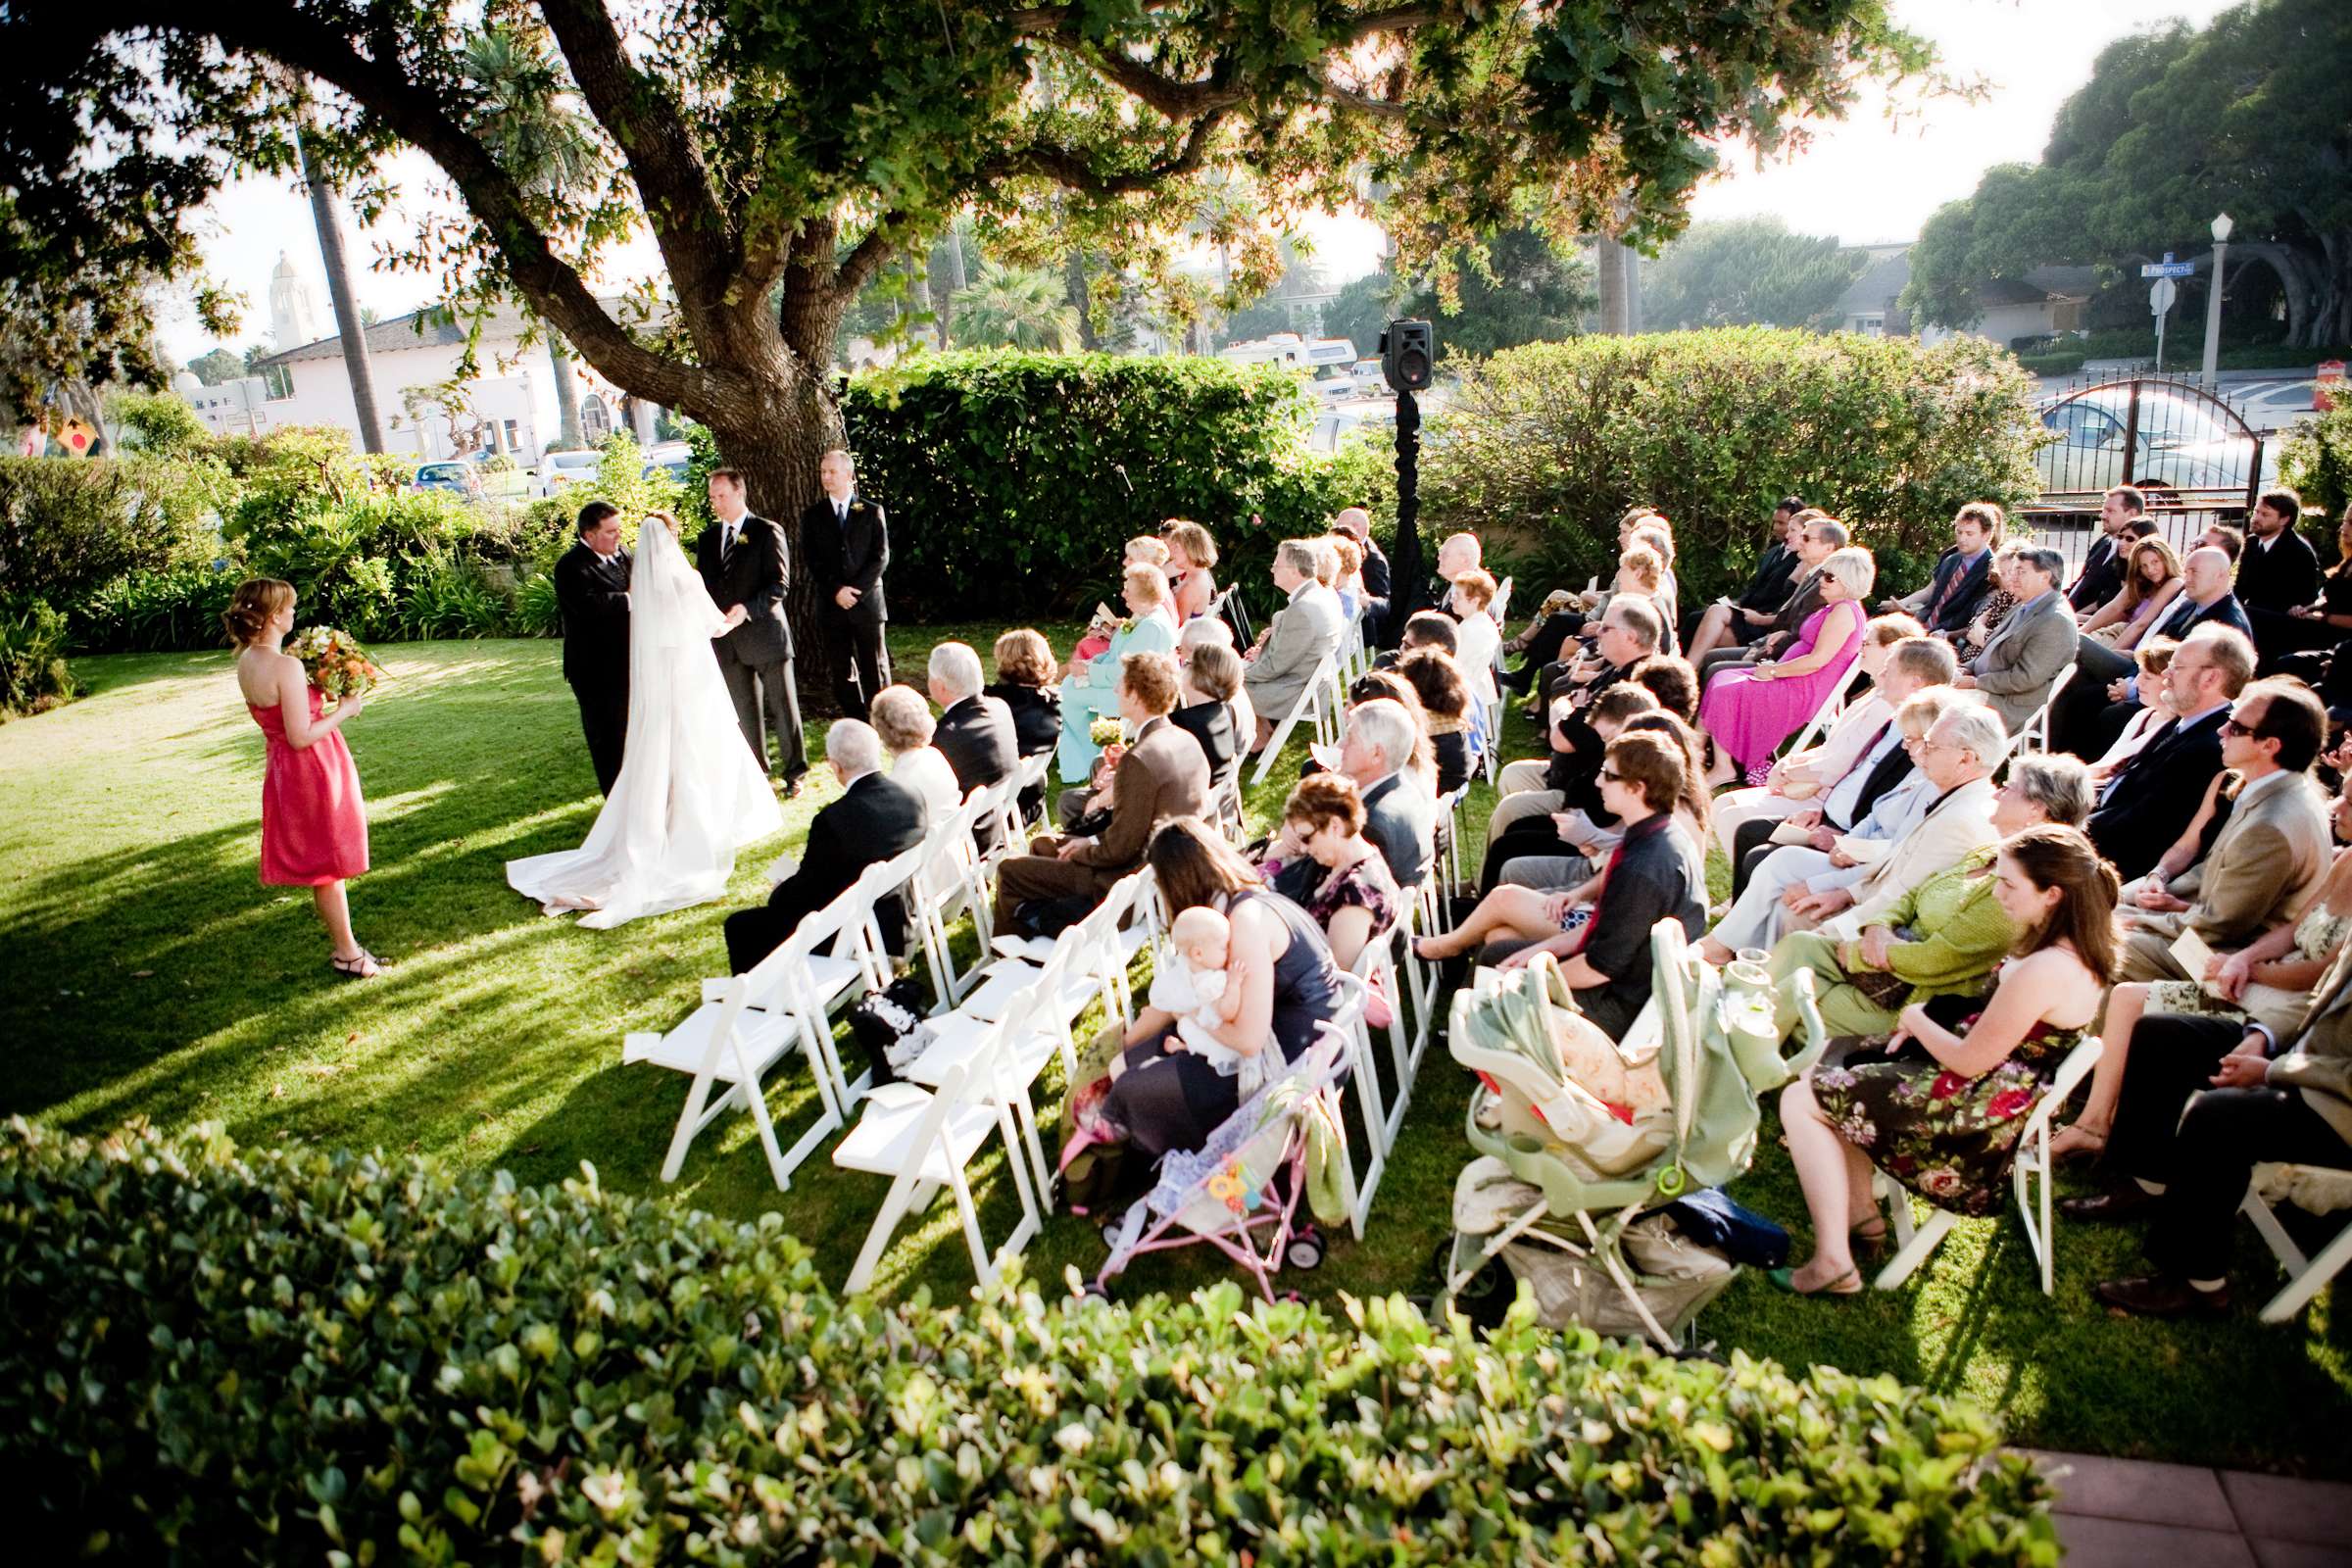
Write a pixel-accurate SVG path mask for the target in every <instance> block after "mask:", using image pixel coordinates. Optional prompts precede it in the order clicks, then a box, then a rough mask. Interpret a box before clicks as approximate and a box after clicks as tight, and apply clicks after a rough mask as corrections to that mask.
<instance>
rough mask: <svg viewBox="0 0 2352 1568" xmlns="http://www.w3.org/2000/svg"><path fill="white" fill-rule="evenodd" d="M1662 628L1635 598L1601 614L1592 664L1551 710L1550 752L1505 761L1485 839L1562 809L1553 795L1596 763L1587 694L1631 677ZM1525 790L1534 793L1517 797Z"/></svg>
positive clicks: (1597, 753)
mask: <svg viewBox="0 0 2352 1568" xmlns="http://www.w3.org/2000/svg"><path fill="white" fill-rule="evenodd" d="M1662 631H1663V628H1662V627H1661V626H1660V625H1659V624H1658V613H1657V612H1656V611H1655V610H1653V609H1651V608H1650V607H1649V605H1648V604H1647V603H1645V602H1644V601H1642V600H1640V599H1620V600H1618V601H1617V602H1616V603H1614V604H1612V605H1610V606H1609V608H1608V610H1607V612H1606V613H1603V614H1602V616H1601V621H1600V636H1599V638H1598V640H1597V641H1596V642H1595V643H1594V644H1593V652H1594V653H1595V654H1596V655H1597V656H1598V662H1597V666H1596V667H1595V668H1594V670H1593V673H1592V674H1591V675H1590V676H1589V678H1587V679H1586V680H1585V681H1584V682H1583V683H1582V684H1580V685H1576V686H1574V687H1573V688H1565V689H1564V694H1563V695H1562V696H1561V698H1560V700H1561V701H1563V702H1565V703H1566V704H1567V705H1568V711H1567V712H1566V713H1565V714H1564V715H1562V714H1555V715H1554V717H1553V722H1552V724H1551V726H1550V729H1549V731H1548V735H1549V739H1550V743H1551V755H1550V757H1549V758H1548V759H1545V760H1525V761H1516V762H1511V763H1508V764H1506V765H1505V766H1504V767H1503V769H1502V772H1501V776H1500V778H1499V780H1498V787H1499V788H1500V790H1501V791H1502V795H1503V799H1501V800H1500V801H1498V802H1496V804H1495V815H1494V817H1493V819H1492V820H1491V821H1490V823H1489V825H1488V828H1487V834H1488V837H1489V838H1490V839H1492V838H1493V837H1494V836H1495V835H1496V834H1498V833H1500V832H1501V831H1502V830H1503V829H1504V828H1506V827H1508V826H1509V825H1510V824H1511V823H1512V822H1514V821H1517V820H1518V819H1519V818H1520V817H1522V816H1528V815H1544V814H1546V813H1549V812H1552V811H1556V810H1559V809H1561V806H1560V803H1559V801H1558V800H1557V799H1556V797H1557V796H1558V795H1559V793H1560V792H1561V791H1563V790H1566V789H1568V788H1570V787H1571V786H1572V785H1573V784H1574V783H1575V782H1576V781H1577V780H1579V779H1580V778H1583V779H1587V780H1589V778H1590V775H1592V774H1593V773H1594V772H1596V771H1598V769H1599V765H1600V740H1599V737H1597V736H1596V735H1594V734H1593V730H1592V727H1591V726H1590V725H1589V724H1588V723H1586V721H1585V719H1584V717H1583V716H1582V715H1583V713H1584V711H1585V710H1586V709H1587V708H1589V707H1591V706H1592V703H1593V699H1594V698H1595V697H1598V696H1599V695H1600V694H1601V693H1602V692H1604V691H1607V690H1608V689H1609V688H1610V687H1612V686H1615V685H1617V684H1618V683H1619V682H1621V681H1624V680H1628V679H1630V678H1631V677H1632V675H1633V672H1634V669H1635V666H1637V665H1639V664H1640V663H1641V662H1642V661H1643V660H1645V659H1647V658H1648V657H1649V656H1650V655H1651V654H1653V653H1655V652H1656V651H1657V647H1658V637H1659V635H1660V634H1661V632H1662ZM1521 793H1525V794H1528V795H1530V796H1531V797H1533V798H1532V799H1530V800H1526V801H1518V800H1515V799H1514V798H1513V797H1514V796H1516V795H1518V794H1521Z"/></svg>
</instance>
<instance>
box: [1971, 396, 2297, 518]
mask: <svg viewBox="0 0 2352 1568" xmlns="http://www.w3.org/2000/svg"><path fill="white" fill-rule="evenodd" d="M2037 408H2038V413H2039V417H2040V421H2041V425H2042V428H2043V430H2044V431H2045V432H2046V433H2047V434H2048V436H2049V438H2050V439H2049V440H2048V441H2047V442H2046V443H2045V444H2044V445H2043V446H2042V448H2041V449H2040V451H2039V452H2037V453H2036V454H2035V455H2034V462H2035V465H2036V466H2037V467H2038V468H2039V470H2040V473H2041V493H2040V495H2039V496H2038V497H2037V498H2036V499H2035V500H2034V504H2033V505H2031V506H2029V507H2025V508H2023V509H2021V510H2020V513H2019V515H2018V518H2017V522H2018V524H2019V531H2020V532H2022V533H2028V534H2031V535H2032V536H2033V537H2034V540H2035V541H2036V542H2038V543H2041V544H2044V545H2047V546H2048V547H2049V548H2051V549H2054V550H2056V551H2058V552H2059V553H2060V554H2062V555H2064V556H2065V557H2066V558H2067V560H2068V563H2069V564H2070V565H2071V564H2075V563H2078V562H2080V561H2081V560H2082V555H2083V553H2084V552H2085V551H2087V550H2088V549H2089V548H2090V542H2091V541H2092V540H2093V539H2094V538H2096V537H2097V523H2098V515H2099V508H2100V504H2101V502H2102V501H2103V500H2104V499H2105V497H2106V493H2107V491H2108V490H2109V489H2110V488H2112V487H2113V486H2115V485H2119V484H2131V485H2135V486H2137V487H2138V488H2139V489H2140V490H2141V491H2143V492H2144V493H2145V494H2146V495H2147V498H2148V503H2149V507H2148V514H2149V515H2150V516H2151V517H2153V518H2154V519H2155V520H2156V523H2157V525H2158V527H2159V529H2160V530H2161V532H2162V534H2163V536H2164V538H2165V539H2166V540H2167V541H2168V542H2169V543H2171V544H2172V545H2173V546H2174V548H2176V549H2180V550H2182V551H2185V549H2186V548H2187V547H2188V546H2189V545H2190V544H2192V543H2193V542H2194V541H2195V540H2196V537H2197V536H2198V535H2199V534H2201V533H2203V532H2204V531H2205V529H2206V528H2207V527H2208V526H2210V525H2211V524H2213V523H2215V522H2225V523H2228V524H2229V525H2230V526H2233V527H2237V526H2242V525H2243V523H2244V520H2245V515H2246V514H2247V513H2248V512H2250V511H2251V510H2253V506H2254V501H2255V498H2256V497H2257V496H2258V495H2259V494H2260V493H2261V491H2262V489H2263V487H2264V486H2265V485H2266V484H2267V483H2269V482H2271V481H2272V480H2273V479H2274V478H2275V477H2276V470H2277V464H2278V453H2277V451H2276V449H2275V447H2274V446H2273V444H2272V443H2270V442H2268V441H2266V439H2265V438H2264V436H2263V434H2262V433H2261V432H2260V431H2258V430H2256V429H2255V428H2254V427H2253V426H2251V425H2249V424H2248V423H2246V421H2245V419H2244V418H2243V417H2240V416H2239V415H2238V413H2237V411H2236V410H2235V409H2232V408H2231V407H2229V404H2228V403H2225V402H2224V401H2222V400H2221V399H2220V398H2218V397H2215V396H2214V395H2213V394H2212V393H2211V392H2208V391H2207V390H2205V388H2203V387H2202V386H2199V385H2198V384H2197V383H2196V382H2195V381H2194V380H2192V379H2190V378H2189V377H2186V376H2173V375H2131V376H2119V377H2082V378H2079V379H2077V380H2074V381H2069V382H2066V383H2064V384H2063V385H2061V386H2060V387H2059V388H2058V389H2057V390H2055V391H2053V392H2051V393H2048V394H2047V395H2045V396H2044V397H2043V398H2042V399H2041V401H2040V403H2039V404H2038V405H2037Z"/></svg>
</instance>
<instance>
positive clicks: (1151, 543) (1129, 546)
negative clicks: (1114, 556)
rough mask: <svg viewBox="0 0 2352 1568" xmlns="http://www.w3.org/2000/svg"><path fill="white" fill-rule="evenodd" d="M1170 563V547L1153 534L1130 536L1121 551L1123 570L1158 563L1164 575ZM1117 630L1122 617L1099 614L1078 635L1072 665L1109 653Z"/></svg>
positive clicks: (1121, 568) (1120, 562)
mask: <svg viewBox="0 0 2352 1568" xmlns="http://www.w3.org/2000/svg"><path fill="white" fill-rule="evenodd" d="M1167 564H1168V547H1167V546H1166V545H1165V544H1164V543H1162V542H1161V541H1159V540H1157V539H1154V538H1152V537H1151V536H1150V535H1138V536H1137V537H1135V538H1133V539H1130V540H1128V541H1127V543H1126V545H1125V547H1124V548H1123V549H1122V550H1121V552H1120V555H1119V570H1120V571H1121V572H1122V573H1123V572H1125V571H1126V570H1127V568H1128V567H1130V566H1157V567H1159V568H1160V571H1161V574H1162V575H1163V576H1164V575H1165V574H1166V571H1167ZM1117 634H1118V621H1117V619H1116V618H1115V617H1114V618H1109V619H1105V618H1104V617H1103V616H1101V615H1097V617H1096V618H1095V620H1094V622H1093V623H1092V624H1090V625H1089V626H1088V627H1087V628H1086V635H1085V636H1083V637H1081V638H1079V639H1078V646H1077V647H1075V648H1073V649H1071V650H1070V662H1071V664H1072V666H1073V667H1074V666H1076V665H1079V664H1085V663H1091V662H1093V661H1095V660H1097V659H1100V658H1101V657H1103V655H1104V654H1105V653H1108V652H1109V651H1110V640H1111V638H1112V637H1114V636H1116V635H1117Z"/></svg>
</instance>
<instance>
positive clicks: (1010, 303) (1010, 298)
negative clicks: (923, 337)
mask: <svg viewBox="0 0 2352 1568" xmlns="http://www.w3.org/2000/svg"><path fill="white" fill-rule="evenodd" d="M953 307H954V309H953V315H954V319H955V324H956V337H957V338H958V339H959V340H961V341H964V342H967V343H1007V344H1010V345H1011V346H1012V347H1014V348H1016V349H1051V350H1054V351H1056V352H1066V351H1067V350H1068V349H1070V348H1071V347H1072V346H1074V345H1075V344H1076V342H1077V340H1078V310H1077V307H1075V306H1073V305H1072V304H1070V301H1069V295H1068V293H1067V292H1066V291H1065V290H1064V288H1063V287H1062V281H1061V279H1060V278H1058V277H1056V276H1054V274H1053V273H1052V272H1050V271H1047V270H1044V269H1041V268H1012V267H1005V266H1003V265H1001V264H1000V263H997V262H991V261H983V262H981V264H980V270H979V271H978V272H977V273H976V274H974V276H973V278H972V281H971V283H970V285H969V286H967V287H965V288H961V289H958V290H956V295H955V298H954V301H953Z"/></svg>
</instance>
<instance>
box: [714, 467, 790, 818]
mask: <svg viewBox="0 0 2352 1568" xmlns="http://www.w3.org/2000/svg"><path fill="white" fill-rule="evenodd" d="M711 515H712V516H714V517H716V518H717V519H718V520H717V522H716V523H714V524H713V525H711V527H709V528H706V529H704V530H703V536H702V538H700V539H698V540H696V541H695V547H694V564H695V566H696V568H697V569H699V570H700V571H701V572H702V574H703V584H704V586H705V587H707V588H709V589H710V590H711V603H712V604H714V605H716V606H718V608H719V610H720V611H721V612H722V613H725V615H726V617H727V619H726V630H725V631H724V632H723V633H722V634H721V635H720V636H719V637H718V638H717V639H716V640H715V641H713V642H712V643H711V647H712V648H713V649H714V650H715V651H716V652H717V654H718V672H719V673H720V674H721V675H723V676H725V677H726V682H727V695H728V696H730V697H732V698H733V699H734V700H735V720H736V722H737V723H739V724H741V725H742V726H743V738H744V740H745V741H747V742H748V743H749V744H750V745H751V748H752V756H753V757H755V758H757V759H759V761H760V771H761V772H765V771H766V770H767V746H766V743H765V742H764V741H763V740H761V738H760V718H761V716H762V714H764V716H765V717H766V720H767V727H768V729H769V730H771V731H773V732H774V734H775V737H776V753H777V756H778V759H779V760H781V761H782V763H783V767H784V784H783V794H784V796H785V798H786V799H788V800H789V799H790V798H792V797H793V796H795V795H798V794H800V793H801V780H802V779H803V778H804V777H806V776H807V774H808V772H809V751H808V747H807V745H806V743H805V742H804V741H803V740H802V738H801V694H800V692H799V691H798V690H797V689H796V688H795V687H794V685H793V683H792V627H791V625H790V624H789V623H788V622H787V621H786V620H785V618H784V594H785V590H786V589H788V588H789V587H790V586H791V584H792V564H791V562H790V560H789V559H788V558H787V556H786V552H785V546H784V530H783V529H782V528H780V527H778V526H777V525H776V524H775V523H773V522H770V521H769V520H768V519H767V518H765V517H760V516H755V515H752V513H751V511H750V509H749V508H748V507H746V505H745V504H744V488H743V471H742V470H741V469H739V468H713V469H711Z"/></svg>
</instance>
